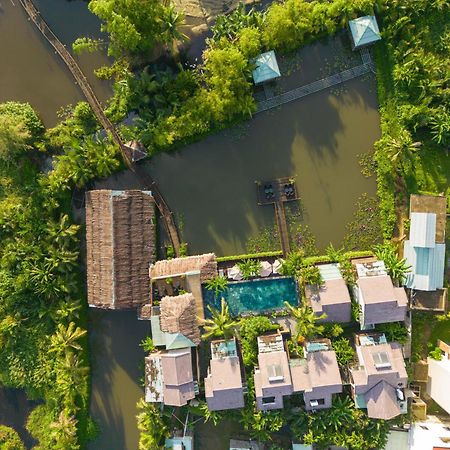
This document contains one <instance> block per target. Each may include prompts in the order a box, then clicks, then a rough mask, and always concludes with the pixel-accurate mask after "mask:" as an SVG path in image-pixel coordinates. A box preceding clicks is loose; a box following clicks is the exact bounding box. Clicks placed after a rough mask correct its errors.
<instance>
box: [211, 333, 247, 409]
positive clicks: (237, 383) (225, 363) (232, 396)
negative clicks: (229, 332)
mask: <svg viewBox="0 0 450 450" xmlns="http://www.w3.org/2000/svg"><path fill="white" fill-rule="evenodd" d="M243 379H244V372H243V370H242V368H241V363H240V360H239V355H238V350H237V343H236V340H235V339H229V340H220V341H212V342H211V361H210V366H209V370H208V376H207V377H206V378H205V397H206V402H207V404H208V409H209V410H210V411H221V410H225V409H237V408H243V407H244V384H243V381H242V380H243Z"/></svg>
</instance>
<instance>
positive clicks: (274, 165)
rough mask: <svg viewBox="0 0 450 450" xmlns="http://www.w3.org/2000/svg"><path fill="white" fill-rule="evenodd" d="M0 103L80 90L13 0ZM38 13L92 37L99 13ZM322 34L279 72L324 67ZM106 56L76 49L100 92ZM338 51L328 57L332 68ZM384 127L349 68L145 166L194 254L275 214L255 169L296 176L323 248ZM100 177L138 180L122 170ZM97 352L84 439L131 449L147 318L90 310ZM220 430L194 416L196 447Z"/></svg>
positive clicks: (100, 449)
mask: <svg viewBox="0 0 450 450" xmlns="http://www.w3.org/2000/svg"><path fill="white" fill-rule="evenodd" d="M0 1H1V8H0V39H1V42H2V45H1V46H0V58H1V60H2V61H3V63H2V70H1V71H0V102H1V101H6V100H21V101H29V102H30V103H31V104H32V106H33V107H34V108H36V110H37V111H38V112H39V114H40V116H41V117H42V119H43V121H44V123H45V124H46V125H47V126H51V125H54V124H55V123H56V120H57V115H56V111H57V110H58V109H59V108H61V107H62V106H65V105H67V104H69V103H75V102H77V101H79V100H81V99H82V97H81V92H80V91H79V89H78V87H77V86H76V85H75V84H74V81H73V79H72V77H71V74H70V73H69V72H68V70H67V69H66V68H65V67H64V65H63V64H62V63H61V61H60V60H59V58H58V57H56V56H55V55H54V53H53V51H52V50H51V48H50V46H49V44H47V43H46V42H45V41H44V40H43V39H42V37H41V36H40V34H39V33H38V32H37V30H36V29H35V28H34V27H33V26H32V25H31V24H30V23H29V22H28V21H27V20H26V17H25V14H24V12H23V11H22V9H21V7H20V6H19V5H16V6H14V3H13V2H17V1H18V0H0ZM37 4H38V6H39V7H40V8H41V10H42V12H43V15H44V17H45V18H46V20H47V21H48V23H49V24H50V25H51V26H52V27H53V28H54V30H55V32H56V34H57V35H58V36H59V37H60V38H61V40H62V41H63V42H64V43H65V44H66V45H70V44H71V42H72V41H73V40H74V39H75V38H76V37H78V36H80V35H89V36H92V37H95V36H98V28H99V23H98V21H97V20H96V19H95V17H93V16H92V15H90V14H89V12H88V10H87V7H86V3H84V2H81V1H72V2H66V1H63V0H39V1H37ZM329 53H330V49H329V46H328V44H323V43H321V44H317V45H315V46H311V47H308V48H307V49H305V50H304V52H303V53H302V57H301V58H300V60H299V61H300V66H303V70H300V71H298V70H297V72H296V70H294V69H293V70H292V71H290V72H289V73H290V74H288V76H286V84H287V85H288V87H289V88H291V87H296V86H298V85H299V84H303V83H305V82H309V81H310V80H311V79H315V78H317V77H318V76H320V75H321V74H322V72H321V70H320V69H321V68H322V67H325V66H326V64H325V62H326V59H327V58H328V57H329ZM106 61H107V58H106V56H104V55H100V54H96V55H83V56H81V57H80V58H79V62H80V65H81V67H82V68H83V69H84V70H85V71H86V75H87V76H88V78H89V79H90V80H91V82H92V83H93V86H94V89H95V91H96V93H97V95H98V96H99V98H100V100H101V101H105V99H106V98H107V97H108V95H109V94H110V92H111V91H110V87H109V85H108V83H105V82H102V81H99V80H96V79H95V77H94V76H93V75H92V69H93V68H94V67H98V66H100V65H102V64H103V63H104V62H106ZM335 65H336V64H335V62H333V63H331V66H332V68H333V67H334V66H335ZM379 135H380V130H379V115H378V111H377V101H376V84H375V79H374V77H373V76H368V77H365V78H363V79H356V80H353V81H351V82H348V83H346V84H345V86H343V87H341V88H339V89H335V90H333V91H323V92H321V93H317V94H315V95H312V96H310V97H307V98H305V99H303V100H301V101H296V102H293V103H290V104H287V105H284V106H283V107H282V108H279V109H276V110H273V111H269V112H266V113H262V114H259V115H257V116H256V117H254V118H253V119H252V120H250V121H248V122H246V123H244V124H242V125H239V126H235V127H233V128H231V129H229V130H226V131H223V132H221V133H218V134H215V135H212V136H210V137H208V138H207V139H204V140H203V141H201V142H197V143H194V144H192V145H189V146H187V147H185V148H182V149H180V150H178V151H176V152H172V153H166V154H161V155H158V156H156V157H155V158H153V159H152V160H151V161H149V162H147V163H146V165H147V169H148V171H149V172H150V173H151V175H152V176H153V177H154V178H155V180H156V181H157V182H158V184H159V187H160V189H161V191H162V192H163V194H164V196H165V197H166V200H167V202H168V204H169V205H170V207H171V208H172V210H173V211H174V213H175V216H176V218H177V219H178V224H179V225H180V228H181V229H182V234H183V239H184V240H186V241H187V242H188V243H189V251H190V253H197V252H206V251H215V252H216V253H217V254H218V255H227V254H236V253H240V252H243V251H245V249H246V243H247V241H248V239H249V238H251V237H253V236H255V235H257V234H258V233H259V231H260V230H261V229H264V228H267V227H271V226H273V223H274V213H273V209H272V208H271V207H269V206H265V207H262V206H258V205H257V203H256V195H255V194H256V192H255V184H254V182H255V181H256V180H266V179H273V178H276V177H284V176H294V177H295V178H296V182H297V185H298V190H299V194H300V197H301V203H302V208H303V210H304V216H303V220H302V221H303V222H304V223H305V224H307V225H308V226H309V227H310V229H311V230H312V232H313V234H314V235H315V236H316V238H317V244H318V246H319V247H321V248H324V247H325V246H326V245H327V244H328V242H330V241H331V242H333V243H334V244H335V245H339V243H340V242H341V241H342V239H343V237H344V235H345V232H346V229H345V227H346V224H347V223H348V222H349V221H350V220H351V219H352V215H353V213H354V209H355V203H356V200H357V199H358V197H359V196H360V195H361V194H362V193H364V192H367V193H369V194H370V195H373V194H374V193H375V181H374V180H373V179H367V178H364V177H363V176H362V175H361V173H360V167H359V165H358V155H359V154H362V153H366V152H368V151H370V150H371V148H372V146H373V143H374V142H375V141H376V140H377V139H378V137H379ZM97 186H98V187H114V188H133V187H139V186H138V183H137V181H136V179H135V178H133V176H132V174H130V173H127V172H124V173H122V174H119V175H117V176H115V177H111V178H110V179H109V180H106V181H103V182H101V183H99V184H98V185H97ZM89 330H90V346H91V358H92V368H93V371H92V398H91V414H92V416H93V417H94V419H95V420H96V421H97V422H98V424H99V426H100V429H101V433H100V435H99V436H98V438H97V439H96V440H95V441H94V442H93V443H92V444H90V446H89V448H90V449H91V450H136V449H137V442H138V430H137V428H136V420H135V415H136V407H135V405H136V401H137V400H138V399H139V398H140V397H141V396H142V394H143V389H142V387H141V385H140V379H141V377H142V374H143V357H144V353H143V351H142V350H141V349H140V347H139V342H140V341H141V340H142V339H143V338H144V337H145V336H146V335H147V334H148V332H149V324H148V322H138V321H137V319H136V313H135V312H114V311H108V312H105V311H98V310H90V311H89ZM215 436H216V430H214V429H213V428H212V427H211V426H206V427H199V430H198V433H197V442H198V443H199V445H200V448H201V449H205V450H207V449H208V448H215V449H216V450H224V449H226V448H227V447H226V445H227V444H226V442H225V441H226V440H227V439H228V438H226V439H223V440H222V441H221V442H219V441H216V440H215Z"/></svg>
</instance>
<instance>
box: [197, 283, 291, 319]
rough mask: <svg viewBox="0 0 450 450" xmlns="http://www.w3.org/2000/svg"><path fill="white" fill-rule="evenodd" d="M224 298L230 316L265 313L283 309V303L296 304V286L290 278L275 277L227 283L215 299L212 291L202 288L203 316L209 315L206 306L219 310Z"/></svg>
mask: <svg viewBox="0 0 450 450" xmlns="http://www.w3.org/2000/svg"><path fill="white" fill-rule="evenodd" d="M222 297H223V298H224V299H225V300H226V302H227V303H228V307H229V308H230V314H231V315H232V316H238V315H239V314H245V313H250V312H267V311H273V310H279V309H283V308H284V302H285V301H287V302H289V303H290V304H291V305H297V304H298V293H297V285H296V283H295V281H294V279H293V278H292V277H277V278H268V279H259V280H253V281H237V282H231V283H228V288H227V289H226V290H225V291H223V292H221V293H220V294H219V295H218V296H217V297H215V295H214V292H213V291H208V290H207V289H206V288H203V301H204V304H205V314H206V315H207V316H209V315H210V313H209V311H208V310H207V308H206V307H207V306H208V305H210V306H211V307H213V308H216V309H219V310H220V301H221V298H222Z"/></svg>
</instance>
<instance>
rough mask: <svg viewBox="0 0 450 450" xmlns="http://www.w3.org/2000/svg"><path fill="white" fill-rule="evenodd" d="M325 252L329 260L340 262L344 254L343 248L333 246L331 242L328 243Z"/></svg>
mask: <svg viewBox="0 0 450 450" xmlns="http://www.w3.org/2000/svg"><path fill="white" fill-rule="evenodd" d="M325 252H326V255H327V256H328V258H330V261H331V262H340V261H341V259H342V258H343V256H344V248H343V247H340V248H334V245H333V244H332V243H331V242H330V243H329V244H328V247H327V248H326V250H325Z"/></svg>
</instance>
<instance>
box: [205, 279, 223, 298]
mask: <svg viewBox="0 0 450 450" xmlns="http://www.w3.org/2000/svg"><path fill="white" fill-rule="evenodd" d="M205 287H206V289H208V291H214V295H215V296H216V297H217V296H218V295H219V294H220V293H221V292H223V291H225V290H226V289H227V287H228V280H227V279H226V278H225V277H222V276H216V277H213V278H210V279H209V280H207V281H206V283H205Z"/></svg>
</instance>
